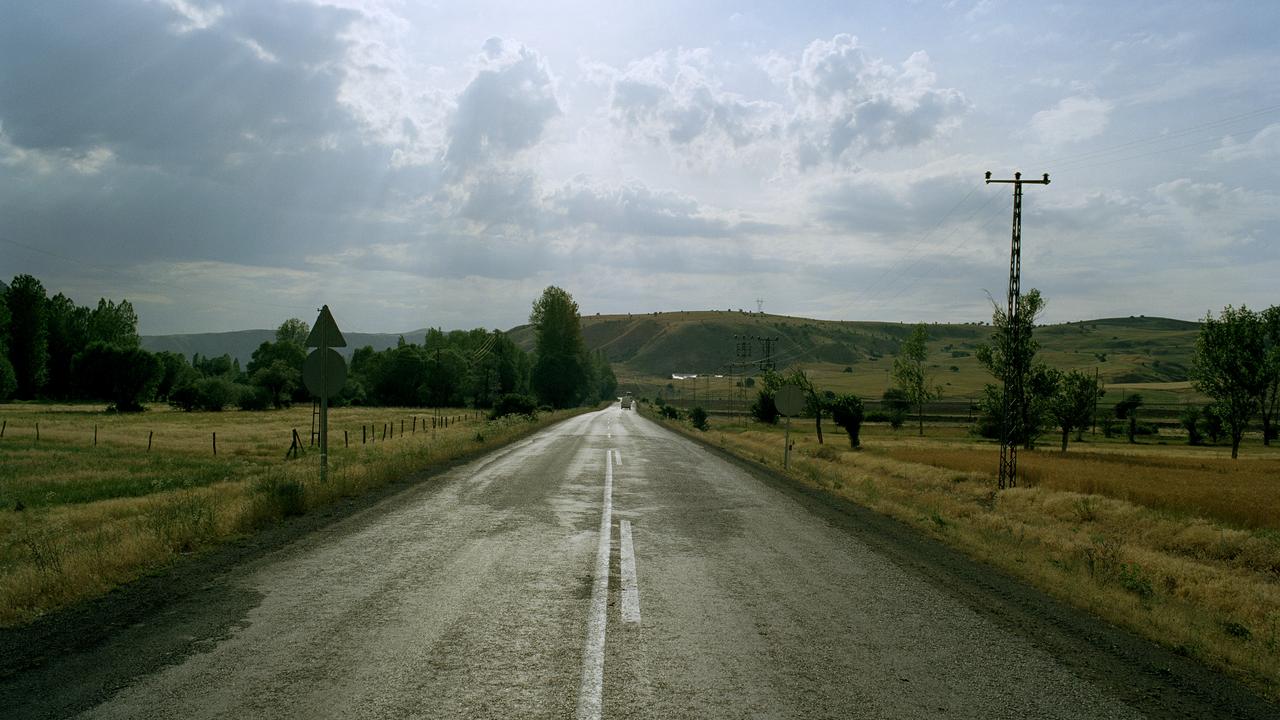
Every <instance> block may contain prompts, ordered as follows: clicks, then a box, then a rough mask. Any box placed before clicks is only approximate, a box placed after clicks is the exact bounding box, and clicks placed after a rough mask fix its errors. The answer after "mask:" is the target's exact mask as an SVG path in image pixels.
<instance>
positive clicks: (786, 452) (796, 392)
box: [773, 385, 804, 470]
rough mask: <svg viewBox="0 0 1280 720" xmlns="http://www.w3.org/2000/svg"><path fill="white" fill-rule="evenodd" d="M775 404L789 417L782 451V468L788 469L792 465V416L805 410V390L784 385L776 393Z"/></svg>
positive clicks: (774, 396) (780, 411) (779, 410)
mask: <svg viewBox="0 0 1280 720" xmlns="http://www.w3.org/2000/svg"><path fill="white" fill-rule="evenodd" d="M773 404H774V406H775V407H777V408H778V412H779V413H782V414H783V415H785V416H786V418H787V431H786V433H785V434H784V435H783V438H784V439H783V445H784V447H783V451H782V469H783V470H786V469H787V468H789V467H790V466H791V418H792V417H793V416H795V415H799V414H800V413H801V411H803V410H804V391H803V390H801V389H800V388H799V387H797V386H795V385H783V386H782V387H780V388H778V392H776V393H774V395H773Z"/></svg>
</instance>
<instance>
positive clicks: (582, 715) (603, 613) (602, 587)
mask: <svg viewBox="0 0 1280 720" xmlns="http://www.w3.org/2000/svg"><path fill="white" fill-rule="evenodd" d="M604 458H605V466H604V512H602V513H601V515H600V543H599V545H597V547H596V575H595V581H594V582H593V583H592V585H591V610H590V614H589V615H588V616H587V641H586V645H585V647H584V648H583V650H582V684H581V685H580V686H579V687H578V720H599V718H600V717H601V714H602V711H603V703H602V697H603V693H604V630H605V625H606V623H607V621H608V614H607V613H608V609H609V547H610V545H611V544H612V540H613V453H611V452H609V451H608V450H606V451H605V453H604Z"/></svg>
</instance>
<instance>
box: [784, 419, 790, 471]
mask: <svg viewBox="0 0 1280 720" xmlns="http://www.w3.org/2000/svg"><path fill="white" fill-rule="evenodd" d="M782 437H783V440H782V444H783V450H782V469H783V470H786V469H788V468H790V467H791V416H790V415H788V416H787V430H786V433H784V434H783V436H782Z"/></svg>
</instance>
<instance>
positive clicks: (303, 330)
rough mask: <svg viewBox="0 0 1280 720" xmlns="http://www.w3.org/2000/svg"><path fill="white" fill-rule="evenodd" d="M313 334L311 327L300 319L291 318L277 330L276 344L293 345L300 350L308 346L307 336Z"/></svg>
mask: <svg viewBox="0 0 1280 720" xmlns="http://www.w3.org/2000/svg"><path fill="white" fill-rule="evenodd" d="M310 334H311V326H310V325H308V324H307V323H306V322H304V321H302V320H299V319H298V318H289V319H288V320H285V321H284V322H282V323H280V327H278V328H276V342H278V343H293V344H294V345H297V346H298V347H300V348H305V347H306V345H307V336H308V335H310Z"/></svg>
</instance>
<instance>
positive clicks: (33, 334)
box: [5, 275, 49, 400]
mask: <svg viewBox="0 0 1280 720" xmlns="http://www.w3.org/2000/svg"><path fill="white" fill-rule="evenodd" d="M46 302H47V301H46V300H45V291H44V285H42V284H40V281H39V280H37V279H35V278H34V277H32V276H30V275H18V276H17V277H15V278H14V279H13V282H12V283H10V285H9V289H8V290H7V291H6V292H5V305H6V306H8V309H9V362H10V363H11V364H12V365H13V374H14V379H15V381H16V390H15V393H14V394H15V396H16V397H18V398H19V399H22V400H30V399H32V398H34V397H36V395H37V394H38V393H39V392H40V391H41V390H42V389H43V388H44V386H45V383H46V382H47V381H48V378H49V335H48V326H47V323H46V317H45V303H46Z"/></svg>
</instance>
